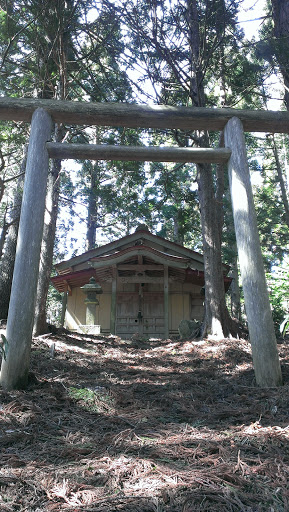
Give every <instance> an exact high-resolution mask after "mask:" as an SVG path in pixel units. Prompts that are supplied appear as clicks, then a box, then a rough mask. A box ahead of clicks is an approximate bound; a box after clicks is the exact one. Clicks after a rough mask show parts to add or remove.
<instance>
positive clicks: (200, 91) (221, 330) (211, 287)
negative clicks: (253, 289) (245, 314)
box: [187, 0, 235, 337]
mask: <svg viewBox="0 0 289 512" xmlns="http://www.w3.org/2000/svg"><path fill="white" fill-rule="evenodd" d="M187 11H188V18H189V27H190V49H191V61H192V62H191V66H192V78H191V98H192V102H193V104H195V105H196V106H198V107H204V106H206V101H205V92H204V80H203V79H204V73H205V71H204V70H203V69H202V68H201V67H200V66H201V65H202V64H201V63H202V59H201V58H200V55H201V48H200V35H199V12H198V4H197V1H196V0H187ZM199 145H200V146H201V147H208V146H209V137H208V134H207V133H205V134H204V135H203V136H202V137H200V139H199ZM220 145H222V138H221V141H220ZM216 178H217V186H216V193H215V189H214V182H213V174H212V166H211V165H209V164H199V165H198V179H197V181H198V192H199V200H200V209H201V224H202V238H203V253H204V271H205V319H204V324H203V336H205V335H207V334H208V335H213V336H218V337H223V336H228V335H229V334H230V333H231V334H235V330H234V328H233V324H232V322H231V318H230V315H229V312H228V309H227V306H226V300H225V286H224V276H223V270H222V256H221V236H222V228H223V211H222V210H223V194H224V169H223V168H222V167H221V166H218V167H217V173H216Z"/></svg>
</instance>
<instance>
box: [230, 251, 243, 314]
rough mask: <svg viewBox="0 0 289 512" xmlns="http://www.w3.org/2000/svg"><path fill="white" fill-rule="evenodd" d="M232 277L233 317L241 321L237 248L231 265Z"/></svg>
mask: <svg viewBox="0 0 289 512" xmlns="http://www.w3.org/2000/svg"><path fill="white" fill-rule="evenodd" d="M231 268H232V270H231V276H232V279H233V280H232V283H231V286H230V294H231V315H232V316H233V318H236V319H237V320H239V321H240V320H241V299H240V287H239V271H238V257H237V248H236V257H235V258H234V261H233V263H232V265H231Z"/></svg>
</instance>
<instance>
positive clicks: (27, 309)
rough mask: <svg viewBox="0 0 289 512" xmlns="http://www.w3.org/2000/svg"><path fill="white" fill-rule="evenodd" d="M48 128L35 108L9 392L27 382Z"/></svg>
mask: <svg viewBox="0 0 289 512" xmlns="http://www.w3.org/2000/svg"><path fill="white" fill-rule="evenodd" d="M51 129H52V121H51V118H50V116H49V115H48V114H47V112H46V111H45V110H43V109H41V108H40V109H37V110H36V111H35V113H34V114H33V119H32V124H31V132H30V139H29V147H28V156H27V164H26V172H25V182H24V190H23V199H22V207H21V215H20V225H19V234H18V240H17V250H16V258H15V267H14V273H13V282H12V289H11V296H10V305H9V313H8V319H7V331H6V332H7V335H6V336H7V340H8V353H7V356H6V360H5V359H4V358H3V360H2V368H1V384H2V386H3V388H4V389H8V390H9V389H19V388H25V387H26V385H27V383H28V372H29V362H30V352H31V340H32V328H33V319H34V309H35V300H36V291H37V279H38V271H39V260H40V249H41V241H42V234H43V222H44V212H45V197H46V184H47V176H48V167H49V158H48V153H47V150H46V142H47V140H49V139H50V135H51Z"/></svg>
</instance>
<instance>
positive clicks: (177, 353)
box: [0, 332, 289, 512]
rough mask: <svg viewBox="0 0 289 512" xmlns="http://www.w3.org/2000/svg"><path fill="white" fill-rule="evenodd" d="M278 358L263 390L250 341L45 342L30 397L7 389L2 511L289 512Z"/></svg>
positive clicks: (285, 398)
mask: <svg viewBox="0 0 289 512" xmlns="http://www.w3.org/2000/svg"><path fill="white" fill-rule="evenodd" d="M53 344H55V353H54V354H53V346H52V345H53ZM278 348H279V352H280V357H281V363H282V371H283V375H284V381H285V384H284V386H283V387H280V388H278V389H260V388H257V387H256V386H255V383H254V373H253V369H252V363H251V355H250V345H249V343H248V342H247V341H245V340H228V339H225V340H219V341H212V340H202V341H179V340H151V341H145V340H141V339H132V340H121V339H120V338H117V337H102V336H98V337H88V336H85V335H76V334H73V333H69V332H60V333H59V334H56V335H49V336H43V337H38V338H36V339H34V342H33V349H32V365H31V371H32V374H31V378H30V384H29V387H28V389H27V390H26V391H12V392H4V391H0V510H1V512H2V511H3V512H4V511H5V512H6V511H7V512H10V511H21V512H32V511H33V512H40V511H71V512H82V511H85V512H88V511H92V512H113V511H117V512H120V511H122V512H137V511H138V512H198V511H210V512H215V511H222V512H227V511H228V512H229V511H230V512H235V511H243V512H261V511H266V512H267V511H268V512H277V511H278V512H280V511H282V512H288V510H289V443H288V441H289V343H288V341H287V342H283V343H282V344H280V345H278Z"/></svg>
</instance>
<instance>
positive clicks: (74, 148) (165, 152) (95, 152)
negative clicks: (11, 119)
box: [47, 142, 231, 164]
mask: <svg viewBox="0 0 289 512" xmlns="http://www.w3.org/2000/svg"><path fill="white" fill-rule="evenodd" d="M47 150H48V154H49V156H50V158H59V159H63V160H66V159H73V160H81V159H84V160H122V161H139V162H194V163H223V164H224V163H226V162H228V160H229V158H230V155H231V151H230V149H228V148H216V149H213V148H178V147H175V148H172V147H167V146H163V147H154V146H150V147H143V146H112V145H109V144H103V145H96V144H67V143H64V144H60V143H57V142H48V143H47Z"/></svg>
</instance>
